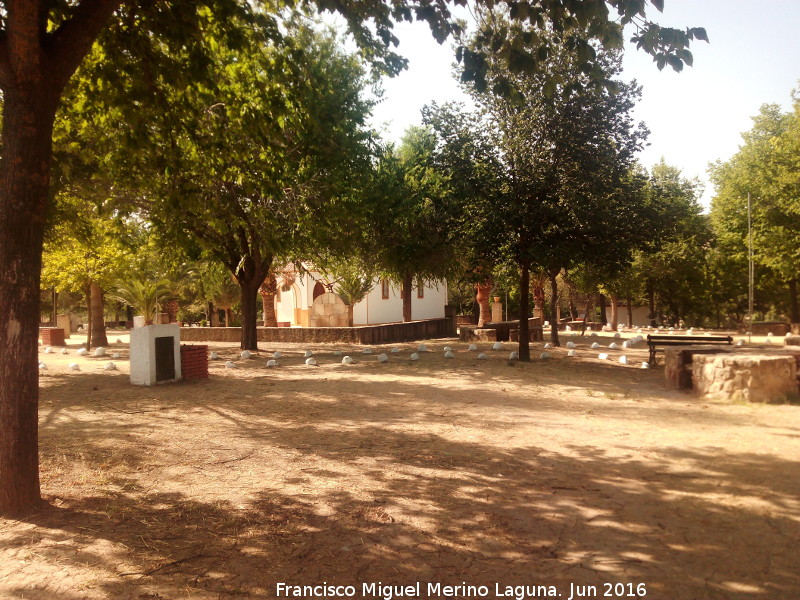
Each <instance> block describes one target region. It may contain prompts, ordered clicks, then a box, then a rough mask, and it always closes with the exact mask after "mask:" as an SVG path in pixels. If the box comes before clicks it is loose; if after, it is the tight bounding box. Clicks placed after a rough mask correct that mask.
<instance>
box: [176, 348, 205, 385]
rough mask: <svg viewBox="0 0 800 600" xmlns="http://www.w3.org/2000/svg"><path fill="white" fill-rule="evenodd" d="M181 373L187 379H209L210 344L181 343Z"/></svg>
mask: <svg viewBox="0 0 800 600" xmlns="http://www.w3.org/2000/svg"><path fill="white" fill-rule="evenodd" d="M181 374H182V375H183V378H184V379H186V380H187V381H192V380H194V379H208V346H186V345H183V344H182V345H181Z"/></svg>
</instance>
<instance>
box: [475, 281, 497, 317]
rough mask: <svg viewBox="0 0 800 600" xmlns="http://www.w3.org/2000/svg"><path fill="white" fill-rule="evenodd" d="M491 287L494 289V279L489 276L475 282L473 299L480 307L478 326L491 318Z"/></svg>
mask: <svg viewBox="0 0 800 600" xmlns="http://www.w3.org/2000/svg"><path fill="white" fill-rule="evenodd" d="M492 289H494V281H493V280H492V279H491V278H489V279H486V280H485V281H484V282H483V283H476V284H475V301H476V302H477V303H478V307H479V308H480V313H479V316H478V327H483V326H484V324H486V323H489V322H490V321H491V320H492V309H491V307H490V306H489V297H490V295H491V293H492Z"/></svg>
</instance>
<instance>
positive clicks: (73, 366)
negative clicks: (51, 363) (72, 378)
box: [69, 363, 81, 371]
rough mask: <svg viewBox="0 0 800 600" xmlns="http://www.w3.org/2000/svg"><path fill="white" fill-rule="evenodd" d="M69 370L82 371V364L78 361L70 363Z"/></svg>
mask: <svg viewBox="0 0 800 600" xmlns="http://www.w3.org/2000/svg"><path fill="white" fill-rule="evenodd" d="M69 370H70V371H80V370H81V366H80V365H79V364H78V363H69Z"/></svg>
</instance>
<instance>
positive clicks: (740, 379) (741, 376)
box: [692, 353, 798, 402]
mask: <svg viewBox="0 0 800 600" xmlns="http://www.w3.org/2000/svg"><path fill="white" fill-rule="evenodd" d="M692 380H693V382H694V386H695V389H696V390H697V392H698V393H699V394H703V395H709V396H713V397H716V398H720V399H724V400H734V401H735V400H744V401H747V402H785V401H787V400H789V399H793V398H796V397H797V392H798V390H797V360H796V359H795V357H794V356H776V355H774V354H773V355H755V354H748V355H736V354H727V353H726V354H721V355H720V354H717V355H695V356H694V357H693V359H692Z"/></svg>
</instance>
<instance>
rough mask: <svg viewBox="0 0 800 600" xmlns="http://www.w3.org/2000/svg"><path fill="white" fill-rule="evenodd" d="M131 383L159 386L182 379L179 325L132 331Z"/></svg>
mask: <svg viewBox="0 0 800 600" xmlns="http://www.w3.org/2000/svg"><path fill="white" fill-rule="evenodd" d="M130 362H131V383H132V384H134V385H155V384H157V383H167V382H170V381H180V379H181V344H180V328H179V327H178V325H148V326H146V327H140V328H138V329H133V330H132V331H131V358H130Z"/></svg>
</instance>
